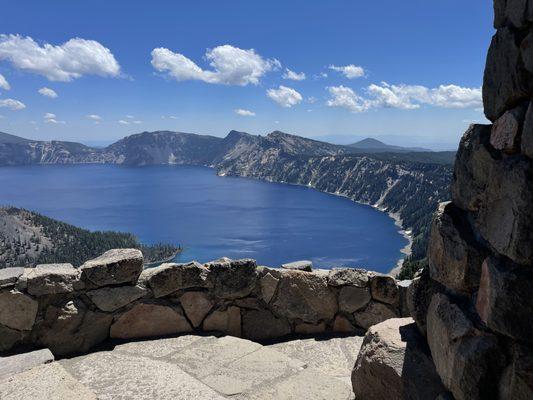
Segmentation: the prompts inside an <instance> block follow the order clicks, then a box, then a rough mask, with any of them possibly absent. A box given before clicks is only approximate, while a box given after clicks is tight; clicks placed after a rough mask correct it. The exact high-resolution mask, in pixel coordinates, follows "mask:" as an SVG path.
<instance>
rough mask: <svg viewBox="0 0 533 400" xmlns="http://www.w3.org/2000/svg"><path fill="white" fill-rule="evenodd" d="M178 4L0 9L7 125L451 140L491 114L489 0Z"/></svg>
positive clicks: (48, 130) (104, 131) (82, 133)
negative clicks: (483, 100) (485, 90)
mask: <svg viewBox="0 0 533 400" xmlns="http://www.w3.org/2000/svg"><path fill="white" fill-rule="evenodd" d="M180 3H184V2H177V1H158V0H152V1H150V2H144V1H109V0H107V1H102V0H91V1H90V2H89V1H86V2H74V1H71V0H68V1H66V0H57V1H53V2H43V1H42V0H32V1H28V0H17V1H13V2H9V3H7V4H5V5H3V7H2V8H3V11H2V13H3V16H4V18H2V25H1V27H0V30H1V31H0V34H2V35H3V36H1V37H0V75H1V77H0V116H2V117H0V131H4V132H9V133H14V134H18V135H21V136H25V137H31V138H35V139H43V140H44V139H52V138H55V139H68V140H78V141H85V142H88V143H96V142H105V141H110V140H115V139H118V138H120V137H123V136H125V135H128V134H132V133H137V132H141V131H144V130H158V129H169V130H178V131H185V132H194V133H203V134H212V135H216V136H224V135H225V134H226V133H227V132H228V131H229V130H231V129H236V130H242V131H247V132H250V133H254V134H266V133H268V132H270V131H273V130H282V131H285V132H289V133H295V134H299V135H302V136H308V137H332V136H336V137H337V138H336V139H338V140H342V138H343V137H344V138H347V137H348V136H350V137H352V136H354V137H355V136H361V137H366V136H370V137H377V138H381V139H385V140H387V141H389V142H391V143H396V144H409V145H414V144H416V145H426V146H433V147H435V148H443V147H453V146H454V145H455V144H456V143H457V141H458V139H459V137H460V136H461V134H462V132H463V131H464V130H465V128H466V127H467V125H468V124H469V123H470V122H481V121H484V118H483V113H482V111H481V104H480V87H481V83H482V74H483V67H484V60H485V54H486V50H487V48H488V45H489V42H490V37H491V35H492V33H493V29H492V7H491V5H490V4H489V3H490V2H487V1H486V0H469V1H464V0H446V1H444V0H443V1H427V0H416V1H415V0H408V1H404V2H398V1H392V0H374V1H372V2H370V1H364V2H362V1H354V0H351V1H337V0H328V1H309V0H307V1H301V0H296V1H287V0H285V1H277V0H271V1H268V2H256V1H240V0H239V1H220V0H219V1H202V2H187V4H180ZM6 16H8V18H6ZM156 49H157V50H156ZM251 49H253V51H252V50H251ZM287 69H290V70H291V71H293V72H294V74H291V73H289V72H288V71H287ZM303 74H304V75H305V79H302V78H303V76H304V75H303ZM326 75H327V76H326ZM284 76H285V78H286V77H288V76H290V77H293V78H295V77H296V78H299V79H300V80H294V79H285V78H284ZM2 77H3V80H2ZM47 89H51V90H52V91H53V92H52V91H50V90H47ZM39 90H40V93H39ZM54 96H56V97H54ZM239 110H240V111H239ZM338 136H340V139H339V138H338Z"/></svg>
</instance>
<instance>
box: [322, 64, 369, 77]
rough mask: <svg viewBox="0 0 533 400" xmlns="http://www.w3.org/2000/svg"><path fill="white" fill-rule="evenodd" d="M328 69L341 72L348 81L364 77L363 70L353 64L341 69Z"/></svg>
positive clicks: (333, 67)
mask: <svg viewBox="0 0 533 400" xmlns="http://www.w3.org/2000/svg"><path fill="white" fill-rule="evenodd" d="M329 69H331V70H333V71H337V72H341V73H342V74H343V75H344V76H345V77H346V78H348V79H355V78H361V77H362V76H365V70H364V68H363V67H360V66H358V65H354V64H350V65H344V66H341V67H338V66H335V65H330V66H329Z"/></svg>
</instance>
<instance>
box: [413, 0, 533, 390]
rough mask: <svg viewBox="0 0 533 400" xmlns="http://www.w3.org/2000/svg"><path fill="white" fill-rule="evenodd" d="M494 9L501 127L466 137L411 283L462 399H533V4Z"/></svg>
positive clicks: (489, 98) (494, 107) (474, 129)
mask: <svg viewBox="0 0 533 400" xmlns="http://www.w3.org/2000/svg"><path fill="white" fill-rule="evenodd" d="M494 9H495V27H496V28H497V32H496V34H495V35H494V37H493V39H492V43H491V45H490V49H489V52H488V56H487V65H486V69H485V76H484V85H483V102H484V106H485V114H486V116H487V118H488V119H489V120H491V121H492V122H493V124H492V125H473V126H471V127H470V129H469V130H468V131H467V132H466V133H465V135H464V136H463V138H462V140H461V144H460V147H459V151H458V154H457V160H456V164H455V172H454V181H453V184H452V202H450V203H445V204H441V206H440V207H439V210H438V212H437V215H436V217H435V219H434V222H433V226H432V230H431V237H430V244H429V251H428V259H429V270H426V271H422V272H421V273H420V275H419V276H418V277H417V278H416V279H415V280H414V281H413V285H412V286H411V288H410V290H409V303H410V308H411V312H412V316H413V318H414V319H415V321H416V323H417V325H418V327H419V329H420V331H421V332H422V333H423V334H424V335H426V338H427V343H428V344H429V348H430V350H431V355H432V358H433V361H434V364H435V366H436V370H437V372H438V374H439V375H440V377H441V380H442V383H443V384H444V385H445V386H446V388H447V389H448V390H449V391H450V392H451V394H453V397H455V399H457V400H466V399H469V400H475V399H532V398H533V101H532V97H533V96H532V95H533V75H532V74H533V1H531V0H529V1H528V0H507V1H505V0H496V1H495V5H494ZM450 397H451V396H450Z"/></svg>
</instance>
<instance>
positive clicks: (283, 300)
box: [272, 271, 337, 324]
mask: <svg viewBox="0 0 533 400" xmlns="http://www.w3.org/2000/svg"><path fill="white" fill-rule="evenodd" d="M272 307H273V308H274V311H275V312H276V313H277V314H278V315H280V316H283V317H286V318H288V319H289V320H295V319H300V320H302V321H303V322H309V323H315V324H316V323H318V322H320V320H331V319H333V317H334V316H335V313H336V312H337V299H336V297H335V295H334V293H333V292H332V291H331V290H330V289H329V288H328V284H327V280H326V278H325V277H322V276H319V275H317V274H310V273H308V272H301V271H286V272H285V273H284V274H283V275H282V278H281V281H280V283H279V288H278V292H277V295H276V298H275V300H274V302H273V303H272Z"/></svg>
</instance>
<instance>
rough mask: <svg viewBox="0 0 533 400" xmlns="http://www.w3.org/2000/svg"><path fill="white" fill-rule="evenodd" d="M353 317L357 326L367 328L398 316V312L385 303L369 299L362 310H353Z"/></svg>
mask: <svg viewBox="0 0 533 400" xmlns="http://www.w3.org/2000/svg"><path fill="white" fill-rule="evenodd" d="M353 317H354V319H355V322H356V324H357V325H358V326H360V327H361V328H363V329H368V328H370V327H371V326H372V325H376V324H379V323H380V322H383V321H385V320H387V319H390V318H398V317H399V313H398V311H397V310H395V309H394V308H393V307H391V306H389V305H387V304H383V303H378V302H375V301H371V302H370V303H369V304H368V306H367V307H366V308H365V309H364V310H360V311H357V312H355V313H354V314H353Z"/></svg>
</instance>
